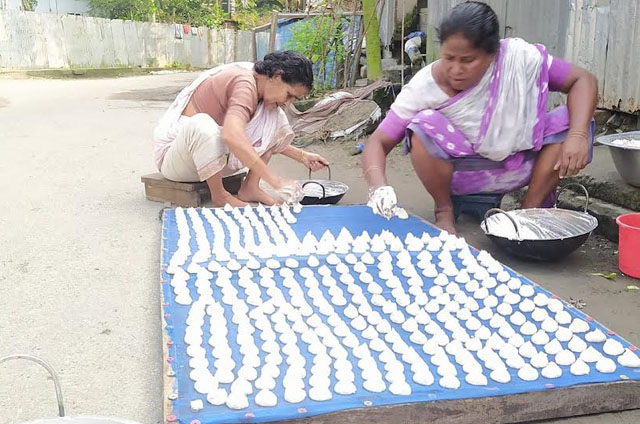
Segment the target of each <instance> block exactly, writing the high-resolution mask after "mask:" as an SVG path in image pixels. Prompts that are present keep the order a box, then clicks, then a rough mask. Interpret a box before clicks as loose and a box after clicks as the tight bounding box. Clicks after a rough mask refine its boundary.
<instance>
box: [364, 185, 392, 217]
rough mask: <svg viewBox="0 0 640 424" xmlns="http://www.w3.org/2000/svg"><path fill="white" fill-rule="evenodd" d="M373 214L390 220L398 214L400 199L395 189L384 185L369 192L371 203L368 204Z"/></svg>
mask: <svg viewBox="0 0 640 424" xmlns="http://www.w3.org/2000/svg"><path fill="white" fill-rule="evenodd" d="M367 206H369V207H370V208H371V209H372V210H373V213H375V214H378V215H382V216H384V217H385V218H387V219H389V218H391V217H393V216H394V215H395V214H396V208H397V206H398V197H397V196H396V192H395V190H394V189H393V187H391V186H389V185H384V186H380V187H377V188H375V189H371V190H369V202H368V203H367Z"/></svg>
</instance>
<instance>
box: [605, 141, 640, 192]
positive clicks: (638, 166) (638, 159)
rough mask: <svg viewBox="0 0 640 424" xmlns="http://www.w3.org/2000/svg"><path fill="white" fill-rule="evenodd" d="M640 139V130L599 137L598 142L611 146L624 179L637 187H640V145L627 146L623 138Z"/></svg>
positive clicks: (617, 167) (613, 156) (612, 154)
mask: <svg viewBox="0 0 640 424" xmlns="http://www.w3.org/2000/svg"><path fill="white" fill-rule="evenodd" d="M625 139H627V140H640V131H630V132H624V133H620V134H611V135H603V136H600V137H598V143H600V144H604V145H607V146H609V152H611V157H612V158H613V163H614V164H615V165H616V169H617V170H618V173H619V174H620V176H621V177H622V179H623V180H624V181H625V182H626V183H627V184H631V185H632V186H635V187H640V145H639V146H638V147H635V146H628V145H627V146H625V145H624V144H619V143H620V141H621V140H625ZM616 143H618V144H616Z"/></svg>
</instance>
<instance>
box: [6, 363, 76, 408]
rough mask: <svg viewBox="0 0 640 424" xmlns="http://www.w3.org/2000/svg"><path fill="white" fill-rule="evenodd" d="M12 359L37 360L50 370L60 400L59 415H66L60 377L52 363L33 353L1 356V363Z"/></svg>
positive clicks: (57, 397)
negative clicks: (32, 354)
mask: <svg viewBox="0 0 640 424" xmlns="http://www.w3.org/2000/svg"><path fill="white" fill-rule="evenodd" d="M12 359H27V360H29V361H32V362H35V363H36V364H38V365H41V366H42V367H43V368H44V369H46V370H47V372H49V375H50V376H51V379H52V380H53V385H54V387H55V389H56V399H57V401H58V415H59V416H60V417H64V401H63V400H62V388H61V387H60V379H59V378H58V374H56V371H55V370H54V369H53V367H52V366H51V365H49V364H48V363H47V362H45V361H44V360H42V359H40V358H38V357H35V356H31V355H9V356H3V357H0V364H1V363H3V362H6V361H10V360H12Z"/></svg>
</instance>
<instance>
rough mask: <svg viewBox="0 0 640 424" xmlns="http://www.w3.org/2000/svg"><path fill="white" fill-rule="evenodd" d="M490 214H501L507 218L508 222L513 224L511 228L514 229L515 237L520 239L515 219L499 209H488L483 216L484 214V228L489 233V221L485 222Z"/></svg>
mask: <svg viewBox="0 0 640 424" xmlns="http://www.w3.org/2000/svg"><path fill="white" fill-rule="evenodd" d="M492 213H501V214H503V215H505V216H506V217H507V218H509V221H511V223H512V224H513V228H515V229H516V235H517V236H518V239H519V238H520V230H519V229H518V223H517V222H516V220H515V219H513V218H512V217H511V215H509V214H508V213H506V212H505V211H503V210H502V209H500V208H493V209H489V210H488V211H487V212H486V213H485V214H484V226H485V228H486V229H487V231H489V221H488V220H487V218H488V217H489V215H491V214H492Z"/></svg>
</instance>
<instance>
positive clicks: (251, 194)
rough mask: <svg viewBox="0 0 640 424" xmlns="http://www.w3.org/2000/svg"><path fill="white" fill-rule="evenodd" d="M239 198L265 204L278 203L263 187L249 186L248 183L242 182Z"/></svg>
mask: <svg viewBox="0 0 640 424" xmlns="http://www.w3.org/2000/svg"><path fill="white" fill-rule="evenodd" d="M238 199H240V200H244V201H245V202H256V203H262V204H263V205H267V206H271V205H275V204H277V203H278V202H276V200H275V199H274V198H273V197H271V196H269V195H268V194H267V193H265V192H264V190H262V189H261V188H259V187H255V188H249V187H248V186H247V185H246V184H242V186H240V190H239V191H238Z"/></svg>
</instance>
